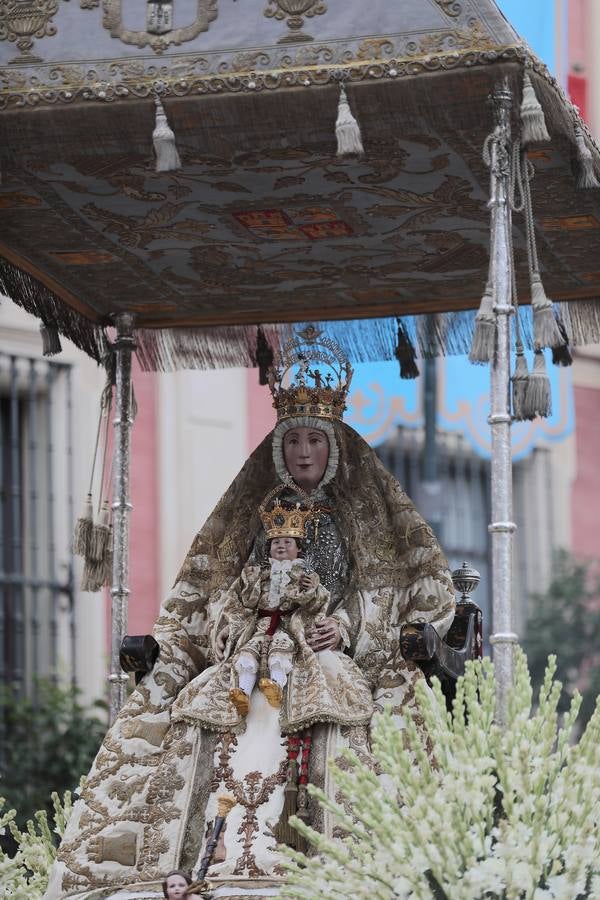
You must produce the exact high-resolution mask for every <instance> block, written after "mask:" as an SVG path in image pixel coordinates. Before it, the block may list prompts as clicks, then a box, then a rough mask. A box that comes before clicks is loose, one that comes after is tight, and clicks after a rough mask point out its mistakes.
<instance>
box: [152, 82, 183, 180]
mask: <svg viewBox="0 0 600 900" xmlns="http://www.w3.org/2000/svg"><path fill="white" fill-rule="evenodd" d="M154 102H155V104H156V125H155V127H154V131H153V132H152V142H153V144H154V152H155V153H156V171H157V172H175V171H176V170H177V169H180V168H181V160H180V159H179V153H178V152H177V147H176V145H175V134H174V132H173V130H172V128H171V127H170V126H169V123H168V122H167V114H166V113H165V111H164V108H163V105H162V103H161V102H160V100H159V98H158V97H155V99H154Z"/></svg>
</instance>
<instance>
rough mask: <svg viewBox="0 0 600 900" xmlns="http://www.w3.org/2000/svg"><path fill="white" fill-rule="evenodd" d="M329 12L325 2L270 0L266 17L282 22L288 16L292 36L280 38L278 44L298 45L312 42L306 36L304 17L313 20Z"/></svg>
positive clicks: (310, 37)
mask: <svg viewBox="0 0 600 900" xmlns="http://www.w3.org/2000/svg"><path fill="white" fill-rule="evenodd" d="M326 12H327V4H326V3H325V2H324V0H268V6H267V8H266V9H265V16H266V17H267V18H269V19H278V20H279V21H282V20H283V19H285V18H286V16H287V22H286V24H287V27H288V28H289V29H290V32H291V33H290V34H284V35H283V37H280V38H279V40H278V42H277V43H278V44H288V43H297V42H298V41H312V40H314V38H313V37H312V36H311V35H310V34H304V32H303V31H302V28H303V26H304V16H306V18H308V19H311V18H312V17H313V16H322V15H323V13H326Z"/></svg>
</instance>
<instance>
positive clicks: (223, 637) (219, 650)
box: [215, 625, 229, 662]
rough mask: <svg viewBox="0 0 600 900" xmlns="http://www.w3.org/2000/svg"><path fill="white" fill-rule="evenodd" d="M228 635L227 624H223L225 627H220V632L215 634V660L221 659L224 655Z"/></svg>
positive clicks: (219, 660)
mask: <svg viewBox="0 0 600 900" xmlns="http://www.w3.org/2000/svg"><path fill="white" fill-rule="evenodd" d="M228 637H229V625H225V627H224V628H221V630H220V632H219V633H218V635H217V640H216V647H215V656H216V658H217V662H221V660H222V659H223V657H224V656H225V646H226V644H227V638H228Z"/></svg>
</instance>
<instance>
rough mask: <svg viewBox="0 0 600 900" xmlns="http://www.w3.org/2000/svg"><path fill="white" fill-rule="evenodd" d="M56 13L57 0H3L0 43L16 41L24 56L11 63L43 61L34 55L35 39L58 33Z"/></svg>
mask: <svg viewBox="0 0 600 900" xmlns="http://www.w3.org/2000/svg"><path fill="white" fill-rule="evenodd" d="M57 10H58V0H0V41H14V42H15V43H16V45H17V49H18V50H19V51H20V53H21V55H20V56H17V57H15V59H11V61H10V62H11V63H32V62H41V59H40V57H39V56H35V55H34V54H33V53H31V50H32V48H33V38H43V37H50V36H51V35H53V34H56V25H54V24H53V23H52V21H51V20H52V17H53V16H54V15H55V13H56V12H57Z"/></svg>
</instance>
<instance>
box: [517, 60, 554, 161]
mask: <svg viewBox="0 0 600 900" xmlns="http://www.w3.org/2000/svg"><path fill="white" fill-rule="evenodd" d="M549 140H550V135H549V134H548V129H547V128H546V120H545V118H544V110H543V109H542V105H541V103H540V101H539V100H538V98H537V97H536V93H535V90H534V87H533V84H532V83H531V78H530V77H529V73H528V72H525V75H524V77H523V100H522V102H521V144H522V145H523V146H524V147H526V146H527V145H528V144H538V143H540V142H541V141H549Z"/></svg>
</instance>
